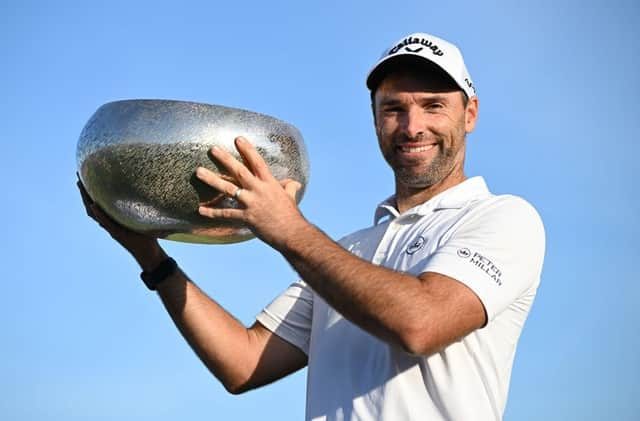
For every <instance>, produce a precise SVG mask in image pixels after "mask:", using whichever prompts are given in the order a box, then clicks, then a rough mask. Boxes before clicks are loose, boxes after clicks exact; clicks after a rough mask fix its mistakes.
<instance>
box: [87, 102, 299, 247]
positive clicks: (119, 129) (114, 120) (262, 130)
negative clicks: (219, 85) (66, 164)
mask: <svg viewBox="0 0 640 421" xmlns="http://www.w3.org/2000/svg"><path fill="white" fill-rule="evenodd" d="M237 136H244V137H246V138H247V139H248V140H249V141H250V142H251V143H252V144H253V145H254V146H255V147H256V149H257V151H258V153H260V155H261V156H262V157H263V158H264V159H265V161H266V162H267V164H268V165H269V168H270V169H271V172H272V173H273V175H274V176H275V177H276V178H277V179H278V180H284V179H292V180H296V181H298V182H299V183H301V184H302V189H301V190H300V191H299V193H298V195H297V198H296V200H297V201H298V202H299V201H300V200H301V199H302V196H303V194H304V189H305V187H306V185H307V181H308V178H309V162H308V158H307V152H306V149H305V146H304V143H303V140H302V136H301V135H300V132H299V131H298V130H297V129H296V128H295V127H293V126H292V125H290V124H287V123H285V122H283V121H281V120H278V119H275V118H273V117H269V116H266V115H263V114H258V113H254V112H251V111H245V110H240V109H236V108H229V107H223V106H220V105H208V104H201V103H194V102H183V101H168V100H127V101H116V102H110V103H108V104H105V105H103V106H102V107H100V108H99V109H98V110H97V111H96V112H95V113H94V114H93V116H92V117H91V118H90V119H89V121H88V122H87V124H86V125H85V127H84V129H83V130H82V133H81V134H80V139H79V140H78V146H77V151H76V158H77V164H78V173H79V176H80V180H81V181H82V184H83V185H84V187H85V189H86V190H87V192H88V193H89V195H90V196H91V198H92V199H93V200H94V201H95V202H96V203H97V204H98V205H100V206H101V207H102V208H103V209H104V210H105V212H106V213H107V214H108V215H109V216H111V217H112V218H113V219H114V220H115V221H117V222H118V223H120V224H122V225H124V226H125V227H127V228H129V229H132V230H134V231H137V232H140V233H144V234H147V235H150V236H154V237H157V238H164V239H168V240H175V241H184V242H190V243H208V244H227V243H236V242H239V241H245V240H248V239H250V238H252V237H253V235H252V233H251V231H250V230H249V229H248V228H247V227H246V226H245V225H243V224H242V223H239V222H237V221H232V220H229V219H223V218H217V219H211V218H205V217H203V216H201V215H200V214H199V213H198V206H199V205H202V204H206V205H209V206H214V207H219V208H236V207H238V206H239V204H238V202H237V201H235V200H234V199H233V198H231V197H228V196H226V195H224V194H222V193H220V192H219V191H217V190H215V189H213V188H211V187H209V186H207V185H206V184H204V183H203V182H201V181H200V180H199V179H197V178H196V176H195V170H196V168H197V167H200V166H201V167H206V168H208V169H210V170H212V171H214V172H216V173H218V174H221V175H222V176H223V177H225V178H228V179H230V180H231V177H230V176H229V175H228V174H226V173H225V170H224V168H222V167H219V166H218V165H217V163H216V161H215V159H214V158H213V157H212V155H211V153H210V149H211V147H212V146H213V145H218V146H220V147H221V148H224V149H226V150H227V151H229V152H230V153H232V154H233V155H234V156H235V157H236V158H237V159H239V160H241V158H240V156H239V154H238V152H237V151H236V149H235V146H234V139H235V138H236V137H237ZM231 181H233V180H231Z"/></svg>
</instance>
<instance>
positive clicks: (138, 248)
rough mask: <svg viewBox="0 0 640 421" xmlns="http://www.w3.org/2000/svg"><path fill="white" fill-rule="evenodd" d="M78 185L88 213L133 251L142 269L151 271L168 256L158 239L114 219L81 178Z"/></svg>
mask: <svg viewBox="0 0 640 421" xmlns="http://www.w3.org/2000/svg"><path fill="white" fill-rule="evenodd" d="M77 185H78V189H79V190H80V195H81V196H82V202H83V203H84V208H85V210H86V211H87V215H89V216H90V217H91V219H93V220H94V221H96V222H97V223H98V224H100V226H101V227H102V228H104V229H105V231H107V232H108V233H109V235H111V237H112V238H113V239H114V240H116V241H117V242H118V243H119V244H120V245H121V246H122V247H124V248H125V249H126V250H127V251H128V252H129V253H131V255H132V256H133V257H134V258H135V259H136V261H137V262H138V263H139V264H140V267H141V268H142V270H144V271H151V270H153V269H155V268H156V267H157V266H158V265H159V264H160V263H161V262H162V261H163V260H164V259H166V258H167V255H166V253H165V252H164V250H162V247H160V244H158V240H157V239H155V238H153V237H148V236H146V235H144V234H139V233H137V232H135V231H132V230H130V229H128V228H126V227H123V226H122V225H120V224H119V223H117V222H116V221H114V220H113V219H112V218H111V217H110V216H109V215H107V214H106V213H105V211H104V210H102V208H101V207H100V206H99V205H98V204H97V203H95V202H94V201H93V200H92V199H91V197H90V196H89V193H87V190H86V189H85V188H84V186H83V185H82V182H81V181H80V180H78V182H77Z"/></svg>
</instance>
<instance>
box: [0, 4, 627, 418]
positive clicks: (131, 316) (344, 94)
mask: <svg viewBox="0 0 640 421" xmlns="http://www.w3.org/2000/svg"><path fill="white" fill-rule="evenodd" d="M444 3H446V2H427V1H416V0H406V1H399V2H391V1H387V2H382V1H337V0H328V1H308V2H303V1H290V2H284V1H264V2H261V1H248V2H239V1H236V2H233V1H225V2H215V1H200V2H198V1H183V2H172V3H169V2H162V1H143V2H133V1H131V2H125V1H109V2H80V1H78V2H64V1H58V2H46V1H40V2H34V1H17V0H16V1H6V0H5V1H2V2H0V53H1V55H0V60H1V63H2V65H1V67H0V76H1V77H0V125H1V131H0V136H1V139H2V149H1V151H2V161H1V162H2V165H1V166H0V183H2V184H1V191H2V206H1V207H0V220H1V221H2V222H3V226H4V232H5V235H4V241H3V246H2V249H3V250H2V253H1V256H2V257H1V259H2V281H1V282H2V283H1V285H2V288H1V294H0V296H1V297H2V298H1V299H0V303H1V304H0V321H1V323H2V333H1V335H0V341H1V342H0V345H1V346H0V418H2V419H4V420H44V419H46V420H89V419H90V420H100V419H104V420H115V419H117V420H146V419H149V420H152V419H153V420H178V419H189V420H205V419H206V420H211V419H222V420H225V419H247V420H251V419H266V420H300V419H302V417H303V413H304V400H305V373H304V371H302V372H300V373H297V374H296V375H294V376H292V377H289V378H287V379H285V380H284V381H281V382H279V383H278V384H275V385H271V386H268V387H265V388H262V389H260V390H257V391H253V392H250V393H248V394H246V395H242V396H239V397H236V396H230V395H228V394H226V393H225V392H224V389H223V388H222V387H221V386H220V385H219V384H218V383H217V381H216V380H215V379H214V378H213V377H212V376H210V375H209V373H208V372H207V371H206V369H205V368H204V367H203V366H202V365H201V364H200V362H199V361H198V359H197V358H196V357H195V355H194V354H193V353H192V351H191V350H190V349H189V347H188V346H187V345H186V344H185V343H184V341H183V340H182V339H181V337H180V336H179V334H178V333H177V331H176V330H175V328H174V327H173V325H172V323H171V321H170V320H169V318H168V316H167V315H166V314H165V312H164V310H163V308H162V306H161V305H160V302H159V300H158V299H157V297H156V296H154V295H153V294H152V293H149V292H148V291H147V290H146V289H145V288H144V286H143V285H142V283H141V282H140V281H139V279H138V268H137V267H136V265H135V264H134V262H133V260H132V259H131V258H129V256H128V255H127V254H126V253H125V252H124V251H122V250H121V249H119V248H118V247H117V246H116V244H115V243H113V242H112V241H111V240H110V239H109V238H108V236H107V235H106V234H104V233H103V232H101V231H100V229H99V228H98V227H97V226H96V225H95V224H94V223H93V222H92V221H91V220H89V219H88V218H87V217H86V216H85V214H84V210H83V208H82V206H81V203H80V200H79V196H78V193H77V191H76V187H75V170H76V162H75V147H76V142H77V139H78V135H79V133H80V131H81V129H82V127H83V126H84V123H85V122H86V120H87V119H88V118H89V117H90V116H91V114H92V113H93V112H94V111H95V110H96V109H97V108H98V107H99V106H100V105H102V104H103V103H105V102H108V101H112V100H117V99H128V98H168V99H181V100H191V101H201V102H207V103H215V104H223V105H228V106H235V107H240V108H246V109H251V110H254V111H259V112H262V113H266V114H271V115H274V116H276V117H279V118H282V119H284V120H286V121H289V122H291V123H293V124H294V125H296V126H297V127H298V128H299V129H300V130H301V132H302V133H303V135H304V136H305V140H306V143H307V147H308V150H309V155H310V159H311V164H312V178H311V182H310V184H309V188H308V191H307V195H306V197H305V199H304V201H303V203H302V210H303V212H304V213H305V215H306V216H307V217H308V219H310V220H311V221H312V222H314V223H315V224H317V225H318V226H320V227H321V228H322V229H324V230H325V231H326V232H327V233H328V234H330V235H331V236H333V237H339V236H341V235H343V234H346V233H348V232H350V231H352V230H354V229H356V228H359V227H362V226H364V225H367V224H369V223H370V221H371V218H372V212H373V209H374V207H375V205H376V204H377V203H378V202H379V201H380V200H381V199H383V198H384V197H386V196H387V195H388V194H389V193H390V192H391V191H392V187H393V186H392V177H391V172H390V170H389V169H388V168H387V166H386V164H385V163H384V162H383V160H382V159H381V158H380V156H379V152H378V149H377V145H376V140H375V136H374V132H373V129H372V119H371V115H370V109H369V97H368V91H367V90H366V89H365V86H364V77H365V74H366V72H367V71H368V69H369V67H370V66H371V65H372V64H373V62H374V61H375V60H376V59H377V57H378V55H379V54H380V52H381V51H382V49H383V48H384V47H385V46H387V45H388V44H390V43H391V42H393V41H395V40H396V39H398V38H400V37H401V36H403V35H405V34H406V33H409V32H413V31H426V32H431V33H434V34H437V35H440V36H442V37H444V38H447V39H449V40H451V41H453V42H455V43H456V44H458V45H459V46H460V47H461V48H462V50H463V51H464V53H465V58H466V61H467V65H468V67H469V69H470V72H471V74H472V76H473V78H474V80H475V83H476V85H477V88H478V93H479V98H480V104H481V105H480V121H479V125H478V127H477V130H476V132H474V133H473V134H472V135H471V136H470V137H469V139H468V144H469V148H468V159H467V174H468V175H483V176H485V178H486V179H487V182H488V183H489V185H490V187H491V188H492V189H493V191H494V192H496V193H515V194H519V195H521V196H524V197H525V198H527V199H528V200H529V201H531V202H532V203H533V204H534V205H535V206H536V207H537V209H538V210H539V212H540V213H541V215H542V217H543V219H544V221H545V224H546V229H547V237H548V247H547V258H546V262H545V266H544V272H543V279H542V285H541V288H540V290H539V294H538V298H537V301H536V303H535V305H534V308H533V310H532V313H531V315H530V318H529V320H528V322H527V324H526V326H525V330H524V333H523V335H522V339H521V342H520V347H519V351H518V354H517V356H516V361H515V364H514V369H513V377H512V383H511V390H510V397H509V401H508V405H507V409H506V414H505V420H511V421H520V420H547V421H551V420H568V419H571V420H573V419H575V420H605V419H611V420H632V419H634V420H635V419H638V418H637V417H638V416H639V415H638V414H640V403H639V400H638V398H637V397H636V396H635V395H636V393H637V391H638V390H640V380H639V375H640V357H639V354H638V352H639V351H638V350H639V349H640V334H639V333H638V332H639V329H638V324H639V322H640V317H639V312H638V310H637V302H638V300H639V298H640V294H639V292H640V287H639V282H638V273H639V270H638V263H639V260H640V253H639V247H638V237H639V234H640V229H639V225H638V222H637V216H638V213H639V211H640V206H639V204H640V201H639V199H638V188H637V184H636V181H637V172H638V169H639V168H638V161H637V156H638V155H639V153H640V148H639V147H638V142H637V140H636V136H637V134H638V132H639V129H640V127H639V126H640V123H639V122H640V119H639V118H638V103H637V101H638V94H639V93H640V91H639V87H640V84H639V80H640V78H639V77H638V66H639V64H640V62H639V59H638V56H639V55H640V48H639V47H638V40H639V39H640V30H639V22H640V20H639V17H640V13H639V12H640V6H639V3H638V2H637V1H634V0H630V1H616V0H612V1H600V0H597V1H551V0H545V1H537V2H512V1H506V0H505V1H501V2H500V1H483V2H480V1H468V2H459V1H453V2H448V3H449V4H448V5H445V4H444ZM164 245H165V247H166V249H167V250H168V252H169V253H170V254H171V255H173V256H174V257H175V258H176V260H178V262H179V263H180V264H181V266H182V267H183V268H184V269H185V270H186V271H187V272H188V273H189V274H190V275H191V277H192V278H193V279H195V280H197V281H198V282H199V284H200V285H201V286H202V287H203V288H204V289H205V290H206V291H207V292H208V293H209V294H210V295H211V296H213V297H214V298H215V299H216V300H218V301H219V302H220V303H222V304H223V305H224V306H225V307H226V308H228V309H229V310H230V311H231V312H232V313H233V314H235V315H236V316H237V317H238V318H239V319H240V320H241V321H243V322H244V323H246V324H249V323H251V322H252V321H253V317H254V315H255V314H256V313H257V312H258V311H259V310H260V309H261V308H262V306H263V305H265V304H266V303H267V302H269V301H270V300H271V299H272V298H273V297H274V296H275V295H276V294H277V293H278V292H279V291H280V290H282V289H283V288H285V287H286V286H287V285H288V284H289V283H290V282H291V281H293V280H295V273H294V272H293V271H292V270H291V269H290V268H289V267H288V265H287V264H286V262H285V261H284V260H283V259H282V258H281V257H280V256H279V255H277V254H276V253H275V252H273V251H272V250H270V249H269V248H268V247H267V246H265V245H264V244H262V243H260V242H258V241H251V242H248V243H242V244H239V245H233V246H200V245H191V244H180V243H172V242H165V243H164ZM215 328H216V327H215V326H212V329H215Z"/></svg>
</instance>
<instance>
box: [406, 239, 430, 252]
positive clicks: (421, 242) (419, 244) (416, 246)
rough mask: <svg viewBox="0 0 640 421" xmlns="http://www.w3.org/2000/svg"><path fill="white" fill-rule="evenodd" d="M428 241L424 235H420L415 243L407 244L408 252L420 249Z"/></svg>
mask: <svg viewBox="0 0 640 421" xmlns="http://www.w3.org/2000/svg"><path fill="white" fill-rule="evenodd" d="M426 243H427V240H425V239H424V237H423V236H420V237H418V238H417V239H416V241H414V242H413V243H411V244H409V245H408V246H407V254H413V253H415V252H416V251H418V250H420V249H421V248H423V247H424V245H425V244H426Z"/></svg>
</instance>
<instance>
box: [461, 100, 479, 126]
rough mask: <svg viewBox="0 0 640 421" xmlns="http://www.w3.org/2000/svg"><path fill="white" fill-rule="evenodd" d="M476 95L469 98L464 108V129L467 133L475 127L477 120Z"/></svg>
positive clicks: (477, 104)
mask: <svg viewBox="0 0 640 421" xmlns="http://www.w3.org/2000/svg"><path fill="white" fill-rule="evenodd" d="M478 106H479V103H478V97H477V96H474V97H472V98H469V102H467V108H466V109H465V110H464V129H465V131H466V132H467V133H471V132H472V131H473V129H474V128H475V127H476V121H478Z"/></svg>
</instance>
